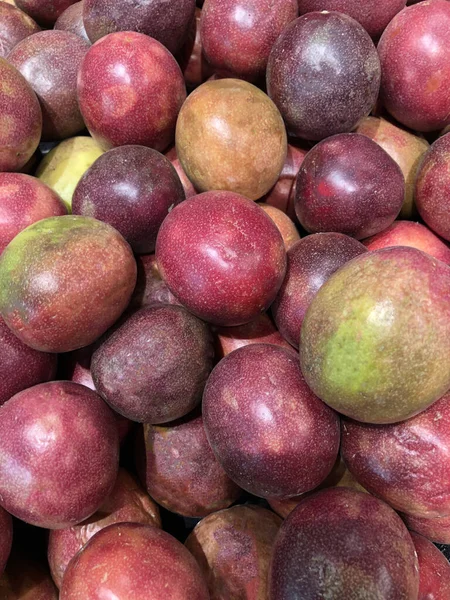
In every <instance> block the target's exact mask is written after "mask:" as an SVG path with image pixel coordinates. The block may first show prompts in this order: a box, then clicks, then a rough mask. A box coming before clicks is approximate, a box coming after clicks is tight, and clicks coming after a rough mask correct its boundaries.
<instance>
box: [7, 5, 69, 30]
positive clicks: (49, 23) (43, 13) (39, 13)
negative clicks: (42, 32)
mask: <svg viewBox="0 0 450 600" xmlns="http://www.w3.org/2000/svg"><path fill="white" fill-rule="evenodd" d="M75 1H76V0H15V3H16V5H17V7H18V8H20V9H21V10H23V11H24V12H26V13H27V14H28V15H30V17H32V18H33V19H34V20H35V21H36V22H37V23H39V25H42V26H43V27H47V28H49V27H53V24H54V23H55V21H56V20H57V18H58V17H59V16H60V15H61V14H62V13H63V12H64V11H65V10H66V8H67V7H68V6H70V5H71V4H74V2H75Z"/></svg>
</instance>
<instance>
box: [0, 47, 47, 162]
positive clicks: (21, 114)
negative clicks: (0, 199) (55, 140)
mask: <svg viewBox="0 0 450 600" xmlns="http://www.w3.org/2000/svg"><path fill="white" fill-rule="evenodd" d="M0 114H1V115H2V124H1V125H0V172H3V171H19V170H20V169H21V168H22V167H24V165H26V163H27V162H28V161H29V160H30V158H31V157H32V156H33V154H34V152H35V150H36V148H37V147H38V145H39V142H40V139H41V133H42V112H41V107H40V105H39V100H38V99H37V97H36V94H35V93H34V92H33V90H32V88H31V87H30V85H29V84H28V82H27V80H26V79H25V78H24V77H23V76H22V74H21V73H20V72H19V71H18V70H17V69H16V68H15V67H13V66H12V65H10V64H9V62H6V60H5V59H3V58H1V57H0Z"/></svg>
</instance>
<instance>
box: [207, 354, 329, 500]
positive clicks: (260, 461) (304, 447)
mask: <svg viewBox="0 0 450 600" xmlns="http://www.w3.org/2000/svg"><path fill="white" fill-rule="evenodd" d="M203 418H204V423H205V428H206V434H207V436H208V440H209V443H210V444H211V447H212V449H213V451H214V453H215V454H216V456H217V458H218V460H219V462H220V463H221V464H222V466H223V468H224V469H225V471H226V472H227V473H228V475H229V476H230V477H231V479H233V481H235V482H236V483H237V484H238V485H239V486H240V487H242V488H243V489H245V490H247V491H248V492H250V493H252V494H254V495H256V496H261V497H263V498H267V497H269V498H270V497H274V498H288V497H290V496H296V495H298V494H301V493H303V492H307V491H309V490H312V489H314V488H315V487H316V486H317V485H319V483H321V482H322V481H323V480H324V479H325V477H326V476H327V475H328V474H329V473H330V471H331V469H332V468H333V465H334V463H335V461H336V457H337V453H338V449H339V436H340V433H339V418H338V416H337V415H336V414H335V413H334V412H333V411H332V410H330V409H329V408H328V407H327V406H326V405H325V404H323V403H322V402H321V401H320V400H319V399H318V398H316V397H315V396H314V394H312V393H311V391H310V390H309V388H308V387H307V385H306V383H305V381H304V379H303V377H302V375H301V372H300V369H299V366H298V359H297V356H296V355H295V354H294V353H293V352H292V351H290V350H286V349H285V348H281V347H279V346H274V345H271V344H252V345H249V346H245V347H243V348H239V349H238V350H236V351H235V352H232V353H231V354H228V355H227V356H226V357H225V358H224V359H222V360H221V361H220V363H219V364H218V365H217V366H216V367H215V368H214V370H213V372H212V373H211V375H210V377H209V379H208V382H207V384H206V388H205V392H204V394H203Z"/></svg>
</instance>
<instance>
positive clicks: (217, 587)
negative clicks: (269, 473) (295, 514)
mask: <svg viewBox="0 0 450 600" xmlns="http://www.w3.org/2000/svg"><path fill="white" fill-rule="evenodd" d="M280 525H281V519H279V517H277V516H276V515H274V514H273V513H272V512H270V511H268V510H266V509H264V508H260V507H259V506H251V505H246V506H234V507H233V508H229V509H228V510H221V511H219V512H216V513H214V514H212V515H210V516H209V517H206V518H205V519H203V520H202V521H200V523H198V524H197V526H196V527H195V529H194V530H193V531H192V533H191V534H190V535H189V537H188V539H187V540H186V548H187V549H188V550H189V551H190V552H191V553H192V554H193V555H194V557H195V559H196V560H197V562H198V564H199V565H200V569H201V570H202V572H203V574H204V576H205V578H206V580H207V582H208V588H209V594H210V598H211V600H230V599H231V598H246V599H247V600H267V575H268V572H269V563H270V559H271V556H272V548H273V544H274V541H275V537H276V535H277V533H278V530H279V527H280Z"/></svg>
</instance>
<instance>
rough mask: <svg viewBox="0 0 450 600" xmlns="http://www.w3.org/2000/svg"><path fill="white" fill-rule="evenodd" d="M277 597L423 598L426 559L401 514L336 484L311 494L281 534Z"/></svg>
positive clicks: (273, 596)
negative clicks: (420, 593)
mask: <svg viewBox="0 0 450 600" xmlns="http://www.w3.org/2000/svg"><path fill="white" fill-rule="evenodd" d="M269 578H270V579H269V580H270V585H269V587H270V592H269V598H270V600H292V599H293V598H296V599H297V598H299V599H300V598H301V600H317V598H326V597H328V598H330V600H344V599H345V600H359V598H367V600H369V599H370V600H372V599H373V600H375V599H378V598H383V600H416V599H417V594H418V589H419V571H418V561H417V556H416V554H415V550H414V544H413V542H412V539H411V536H410V535H409V533H408V530H407V529H406V527H405V526H404V525H403V523H402V520H401V519H400V517H399V516H398V515H397V514H396V513H395V512H394V511H393V510H392V509H391V508H389V506H387V504H385V503H384V502H381V500H378V499H377V498H374V497H373V496H370V495H369V494H364V493H362V492H357V491H355V490H350V489H347V488H330V489H328V490H323V491H321V492H318V493H317V494H314V495H313V496H310V497H309V498H306V499H305V500H303V501H302V502H300V504H299V505H298V506H297V508H296V509H295V510H294V511H293V512H292V513H291V514H290V516H289V517H288V518H287V519H286V520H285V522H284V523H283V525H282V526H281V528H280V532H279V534H278V536H277V539H276V541H275V547H274V553H273V557H272V565H271V572H270V576H269Z"/></svg>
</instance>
